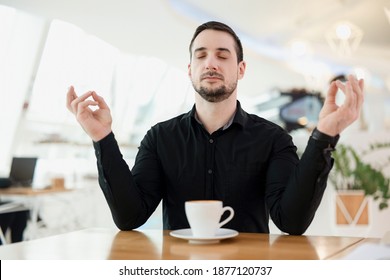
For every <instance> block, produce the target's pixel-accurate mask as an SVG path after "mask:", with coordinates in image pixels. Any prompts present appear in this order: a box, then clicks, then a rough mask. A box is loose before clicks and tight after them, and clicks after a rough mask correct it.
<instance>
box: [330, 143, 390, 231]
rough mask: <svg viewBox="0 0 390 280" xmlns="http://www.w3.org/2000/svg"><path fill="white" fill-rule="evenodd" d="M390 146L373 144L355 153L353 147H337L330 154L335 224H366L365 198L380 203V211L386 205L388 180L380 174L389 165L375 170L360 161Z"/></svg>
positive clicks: (389, 194)
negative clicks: (334, 200)
mask: <svg viewBox="0 0 390 280" xmlns="http://www.w3.org/2000/svg"><path fill="white" fill-rule="evenodd" d="M389 147H390V143H389V144H388V143H379V144H373V145H371V146H370V147H369V149H368V150H366V151H363V152H361V153H358V152H357V151H356V150H355V149H354V148H353V147H352V146H349V145H344V144H339V145H337V148H336V151H334V152H333V154H332V155H333V158H334V167H333V170H332V171H331V173H330V176H329V180H330V181H331V183H332V184H333V186H334V187H335V188H336V191H337V195H338V196H337V197H336V203H337V208H336V217H337V223H338V224H350V223H355V224H368V205H367V197H368V196H372V197H373V200H374V201H378V202H379V209H380V210H382V209H385V208H387V207H388V206H389V205H388V200H389V199H390V193H389V184H390V178H388V177H387V176H386V175H385V174H384V172H383V169H384V167H385V165H387V164H388V162H386V164H385V165H382V166H375V167H374V166H373V165H372V164H370V163H368V162H366V161H364V160H363V158H364V156H365V155H367V154H369V153H371V152H374V151H375V150H378V149H383V148H389ZM387 161H388V160H387Z"/></svg>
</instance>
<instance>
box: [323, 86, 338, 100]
mask: <svg viewBox="0 0 390 280" xmlns="http://www.w3.org/2000/svg"><path fill="white" fill-rule="evenodd" d="M336 95H337V85H336V82H332V83H331V84H330V86H329V90H328V94H327V95H326V96H325V104H329V103H331V104H333V103H336Z"/></svg>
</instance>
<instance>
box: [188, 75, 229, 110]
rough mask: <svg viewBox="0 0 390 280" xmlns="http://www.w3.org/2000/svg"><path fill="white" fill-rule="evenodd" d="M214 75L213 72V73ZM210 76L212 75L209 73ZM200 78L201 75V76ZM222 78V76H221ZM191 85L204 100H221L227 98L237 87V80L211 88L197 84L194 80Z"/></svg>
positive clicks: (214, 101)
mask: <svg viewBox="0 0 390 280" xmlns="http://www.w3.org/2000/svg"><path fill="white" fill-rule="evenodd" d="M214 75H215V74H214ZM211 76H212V75H211ZM201 78H202V77H201ZM222 80H223V77H222ZM192 86H193V87H194V89H195V91H196V92H197V93H198V94H199V95H200V96H201V97H202V98H203V99H204V100H206V101H208V102H213V103H216V102H221V101H223V100H226V99H228V98H229V97H230V96H231V95H232V93H233V92H234V91H235V90H236V88H237V81H235V82H233V83H230V84H229V85H227V86H226V85H222V86H220V87H217V88H214V89H211V88H207V87H204V86H201V85H199V86H197V85H196V84H195V83H194V81H192Z"/></svg>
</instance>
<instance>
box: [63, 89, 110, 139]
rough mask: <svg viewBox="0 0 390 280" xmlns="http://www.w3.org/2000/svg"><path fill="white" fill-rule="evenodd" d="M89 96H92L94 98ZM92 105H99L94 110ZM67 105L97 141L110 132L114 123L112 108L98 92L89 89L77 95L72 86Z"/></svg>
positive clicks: (90, 135)
mask: <svg viewBox="0 0 390 280" xmlns="http://www.w3.org/2000/svg"><path fill="white" fill-rule="evenodd" d="M88 97H92V99H93V100H91V99H88ZM90 106H97V109H96V110H93V109H92V108H91V107H90ZM66 107H67V108H68V110H69V111H71V112H72V113H73V114H74V115H75V116H76V119H77V121H78V122H79V123H80V124H81V127H82V128H83V129H84V130H85V132H86V133H87V134H88V135H89V137H91V138H92V140H93V141H95V142H97V141H99V140H101V139H103V138H104V137H106V136H107V135H108V134H110V132H111V124H112V117H111V112H110V108H109V107H108V105H107V103H106V102H105V101H104V99H103V97H101V96H99V95H97V94H96V92H94V91H88V92H86V93H84V94H83V95H81V96H77V94H76V92H75V90H74V88H73V86H71V87H69V90H68V93H67V97H66Z"/></svg>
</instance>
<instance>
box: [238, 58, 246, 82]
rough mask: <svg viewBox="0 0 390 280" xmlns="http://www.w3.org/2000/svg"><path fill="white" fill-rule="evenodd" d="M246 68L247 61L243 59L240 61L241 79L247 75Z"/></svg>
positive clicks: (239, 74)
mask: <svg viewBox="0 0 390 280" xmlns="http://www.w3.org/2000/svg"><path fill="white" fill-rule="evenodd" d="M245 69H246V62H245V61H244V60H243V61H241V62H240V63H238V73H237V74H238V75H237V76H238V79H239V80H241V79H242V78H243V77H244V75H245Z"/></svg>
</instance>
